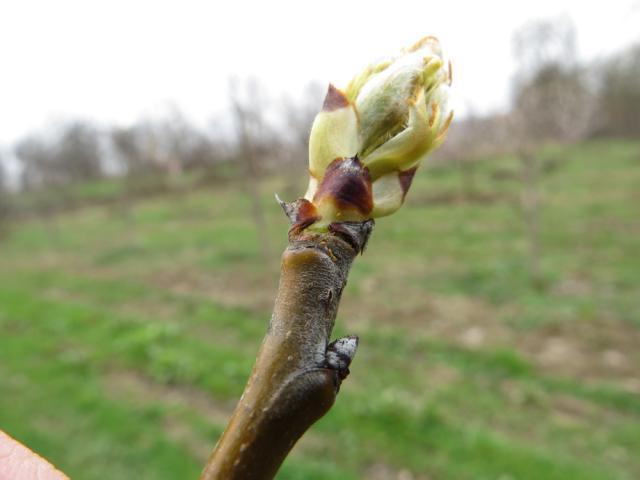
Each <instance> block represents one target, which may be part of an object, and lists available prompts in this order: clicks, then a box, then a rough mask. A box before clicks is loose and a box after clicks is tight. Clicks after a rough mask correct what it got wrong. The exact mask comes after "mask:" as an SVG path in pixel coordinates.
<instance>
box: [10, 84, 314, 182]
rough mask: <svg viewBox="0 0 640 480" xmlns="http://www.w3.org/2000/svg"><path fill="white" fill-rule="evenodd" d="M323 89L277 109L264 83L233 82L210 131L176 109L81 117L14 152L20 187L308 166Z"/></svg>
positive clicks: (256, 172)
mask: <svg viewBox="0 0 640 480" xmlns="http://www.w3.org/2000/svg"><path fill="white" fill-rule="evenodd" d="M322 93H323V89H322V88H320V87H319V86H318V85H315V84H314V85H310V86H309V87H308V88H307V90H306V95H305V97H304V99H302V100H301V101H298V102H295V101H292V100H290V99H285V100H284V101H281V102H279V103H278V104H277V105H276V107H277V108H274V102H273V101H272V100H270V99H269V98H268V97H267V95H266V94H265V93H264V92H263V91H262V89H261V86H260V84H259V82H258V81H257V80H255V79H250V80H248V81H246V82H241V81H237V80H236V81H232V82H230V94H229V99H230V108H229V110H230V112H229V115H228V116H227V118H226V119H225V121H224V122H222V121H219V122H216V123H213V124H212V125H211V127H210V128H208V129H202V128H198V127H197V126H195V125H194V124H192V123H190V122H189V121H188V120H187V119H186V118H185V116H184V115H182V113H181V112H180V111H179V110H178V109H177V108H172V109H170V110H169V112H168V113H167V114H166V115H165V116H164V117H163V118H159V119H158V118H156V119H153V120H141V121H139V122H137V123H136V124H134V125H132V126H129V127H113V128H107V129H105V128H99V127H97V126H95V125H93V124H92V123H90V122H88V121H74V122H69V123H66V124H61V125H57V126H55V127H54V128H51V129H49V130H47V131H45V132H34V133H31V134H29V135H27V136H26V137H24V138H22V139H20V140H19V141H18V142H17V143H16V145H15V146H14V149H13V153H14V154H15V157H16V159H17V160H18V162H19V167H20V179H19V186H20V188H22V189H24V190H35V189H39V188H57V187H62V186H65V185H69V184H73V183H77V182H82V181H88V180H95V179H99V178H102V177H104V176H107V175H125V176H127V177H141V176H149V175H156V176H162V175H166V176H174V175H179V174H181V173H184V172H188V171H193V170H201V171H206V170H208V169H211V168H214V167H217V166H219V165H221V164H225V163H235V164H238V165H239V166H241V167H242V171H243V172H246V173H250V174H251V175H250V176H254V177H255V176H258V175H259V174H260V172H259V170H261V169H263V168H269V166H270V165H271V164H273V163H281V162H294V161H295V162H297V163H298V164H300V165H303V164H304V162H305V161H306V149H307V143H306V142H307V137H308V133H309V129H310V126H311V122H312V121H313V117H314V115H315V113H316V112H317V110H318V109H319V107H320V105H321V102H322ZM0 163H2V162H1V161H0ZM0 181H3V182H4V181H5V179H4V178H3V177H0ZM3 185H4V183H3Z"/></svg>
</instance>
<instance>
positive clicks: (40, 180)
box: [15, 121, 103, 189]
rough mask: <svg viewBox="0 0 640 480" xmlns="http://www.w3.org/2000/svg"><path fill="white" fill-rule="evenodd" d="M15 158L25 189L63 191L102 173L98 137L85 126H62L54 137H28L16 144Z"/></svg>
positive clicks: (39, 134)
mask: <svg viewBox="0 0 640 480" xmlns="http://www.w3.org/2000/svg"><path fill="white" fill-rule="evenodd" d="M15 154H16V157H17V158H18V160H19V161H20V162H21V163H22V185H23V187H24V188H26V189H34V188H37V187H62V186H64V185H68V184H71V183H74V182H79V181H86V180H94V179H97V178H100V177H101V176H102V173H103V172H102V153H101V149H100V141H99V134H98V132H97V130H96V129H95V128H94V127H93V126H91V125H90V124H88V123H85V122H80V121H77V122H74V123H71V124H68V125H64V126H63V127H61V128H60V129H59V131H58V132H57V134H56V135H53V136H52V135H49V136H47V135H45V134H43V133H34V134H31V135H29V136H27V137H25V138H23V139H22V140H20V141H19V142H18V144H17V145H16V147H15Z"/></svg>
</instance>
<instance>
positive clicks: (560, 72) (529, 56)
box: [510, 18, 593, 284]
mask: <svg viewBox="0 0 640 480" xmlns="http://www.w3.org/2000/svg"><path fill="white" fill-rule="evenodd" d="M513 46H514V48H513V50H514V55H515V57H516V58H517V60H518V64H519V67H518V72H517V75H516V78H515V82H514V83H515V89H514V101H513V109H512V113H511V119H510V120H511V128H510V130H511V136H510V137H511V142H512V148H513V150H514V151H515V153H516V154H517V155H518V157H519V158H520V162H521V167H522V168H521V179H522V182H523V191H522V197H521V209H522V214H523V221H524V227H525V233H526V238H527V243H528V252H529V253H528V258H529V269H530V273H531V276H532V279H533V281H534V282H535V283H536V284H539V283H540V281H541V272H540V257H541V253H542V246H541V241H540V208H541V203H542V196H541V193H540V175H541V173H542V168H541V160H540V158H539V155H538V152H539V150H540V148H541V147H542V146H544V145H545V144H547V143H551V142H554V143H564V142H573V141H576V140H579V139H581V138H584V136H586V134H587V133H588V129H589V119H590V118H591V111H592V108H593V101H592V98H591V95H590V93H589V89H588V87H587V85H586V84H585V82H584V80H583V79H584V76H583V74H582V71H581V70H580V69H579V67H578V65H577V62H576V40H575V28H574V26H573V24H572V23H571V22H570V21H569V20H568V19H566V18H559V19H555V20H543V21H534V22H530V23H528V24H526V25H524V26H523V27H522V28H521V29H520V30H519V31H517V32H516V34H515V36H514V39H513Z"/></svg>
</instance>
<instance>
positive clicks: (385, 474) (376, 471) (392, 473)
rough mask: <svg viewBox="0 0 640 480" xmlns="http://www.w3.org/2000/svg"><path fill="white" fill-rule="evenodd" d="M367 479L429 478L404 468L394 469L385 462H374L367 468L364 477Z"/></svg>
mask: <svg viewBox="0 0 640 480" xmlns="http://www.w3.org/2000/svg"><path fill="white" fill-rule="evenodd" d="M364 478H367V479H369V480H429V477H426V476H424V475H416V474H414V473H412V472H410V471H409V470H406V469H400V470H398V469H396V468H393V467H391V466H390V465H387V464H386V463H381V462H376V463H374V464H373V465H371V466H370V467H369V468H368V469H367V470H366V474H365V477H364Z"/></svg>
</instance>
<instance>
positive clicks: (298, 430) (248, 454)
mask: <svg viewBox="0 0 640 480" xmlns="http://www.w3.org/2000/svg"><path fill="white" fill-rule="evenodd" d="M294 205H295V204H290V205H284V204H283V208H284V209H285V212H286V213H287V214H288V215H289V216H290V217H291V218H292V221H293V222H295V218H294V217H293V216H292V212H294V211H295V208H294ZM336 225H337V226H336ZM372 226H373V222H372V221H366V222H362V223H342V224H334V228H332V229H331V232H330V233H326V234H317V233H306V232H305V231H302V232H300V231H299V229H296V228H295V227H294V228H292V230H291V234H290V238H289V246H288V247H287V248H286V250H285V251H284V253H283V255H282V267H281V277H280V286H279V290H278V295H277V297H276V302H275V307H274V311H273V315H272V317H271V323H270V325H269V329H268V331H267V334H266V336H265V338H264V340H263V343H262V347H261V348H260V351H259V353H258V357H257V359H256V364H255V366H254V368H253V372H252V374H251V377H250V378H249V381H248V383H247V386H246V387H245V390H244V393H243V394H242V397H241V398H240V401H239V402H238V405H237V406H236V409H235V411H234V413H233V415H232V417H231V420H230V421H229V424H228V425H227V428H226V430H225V432H224V434H223V435H222V437H221V438H220V440H219V441H218V444H217V445H216V448H215V449H214V451H213V453H212V454H211V456H210V457H209V460H208V461H207V464H206V466H205V468H204V471H203V473H202V476H201V479H202V480H213V479H216V480H222V479H224V480H239V479H271V478H273V477H274V476H275V474H276V472H277V471H278V469H279V467H280V465H281V464H282V462H283V461H284V459H285V457H286V456H287V454H288V453H289V451H290V450H291V448H292V447H293V445H294V444H295V443H296V441H297V440H298V439H299V438H300V437H301V436H302V434H303V433H304V432H305V431H306V430H307V429H308V428H309V427H310V426H311V425H312V424H313V423H314V422H315V421H316V420H318V419H319V418H321V417H322V416H323V415H324V414H325V413H327V411H328V410H329V409H330V408H331V406H332V405H333V403H334V400H335V397H336V394H337V393H338V389H339V387H340V383H341V382H342V380H343V379H344V378H345V377H346V376H347V374H348V372H349V368H348V367H349V364H350V363H351V360H352V358H353V355H354V354H355V349H356V346H357V337H345V338H343V339H339V340H337V341H335V342H333V343H331V344H329V338H330V335H331V331H332V329H333V325H334V322H335V318H336V312H337V309H338V304H339V302H340V297H341V294H342V290H343V288H344V286H345V284H346V281H347V275H348V272H349V269H350V267H351V263H352V261H353V259H354V258H355V256H356V255H357V254H358V253H360V252H361V251H362V250H363V248H364V246H365V245H366V241H367V239H368V236H369V234H370V232H371V229H372Z"/></svg>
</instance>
